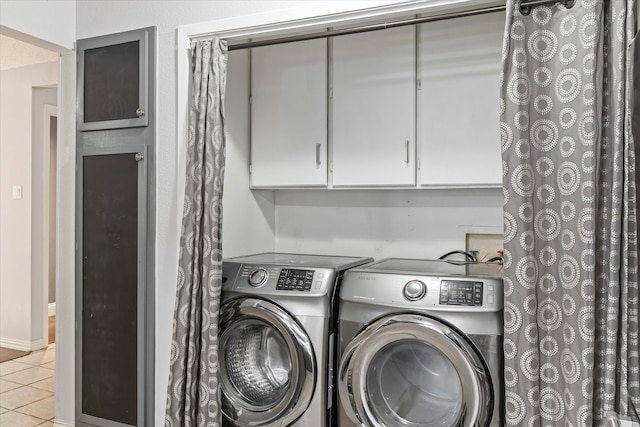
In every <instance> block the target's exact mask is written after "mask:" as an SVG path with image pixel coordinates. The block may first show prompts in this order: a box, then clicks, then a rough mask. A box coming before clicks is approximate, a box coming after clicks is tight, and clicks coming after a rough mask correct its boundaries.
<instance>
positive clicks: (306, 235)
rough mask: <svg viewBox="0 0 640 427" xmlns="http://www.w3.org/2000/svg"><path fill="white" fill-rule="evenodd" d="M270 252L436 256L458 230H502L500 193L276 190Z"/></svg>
mask: <svg viewBox="0 0 640 427" xmlns="http://www.w3.org/2000/svg"><path fill="white" fill-rule="evenodd" d="M275 201H276V250H277V251H279V252H299V253H314V254H336V255H354V256H370V257H373V258H375V259H380V258H386V257H401V258H431V259H434V258H438V257H439V256H441V255H443V254H445V253H447V252H449V251H452V250H464V249H465V233H476V232H481V233H495V234H501V233H502V190H500V189H452V190H337V191H335V190H334V191H327V190H311V191H277V192H276V199H275Z"/></svg>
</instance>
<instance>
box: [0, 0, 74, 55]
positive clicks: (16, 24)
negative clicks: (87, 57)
mask: <svg viewBox="0 0 640 427" xmlns="http://www.w3.org/2000/svg"><path fill="white" fill-rule="evenodd" d="M75 23H76V1H75V0H56V1H49V0H30V1H23V0H2V1H1V2H0V25H2V26H3V27H6V28H5V30H6V29H10V30H13V31H17V32H19V33H22V34H23V35H28V36H31V37H33V38H34V39H38V40H34V39H31V38H29V39H24V40H23V41H29V42H33V43H34V44H37V45H38V46H40V47H45V48H48V49H50V50H54V51H58V52H59V51H60V50H59V49H56V46H58V47H62V48H64V49H68V50H71V49H73V43H74V42H75V40H76V38H75ZM7 34H8V35H15V34H11V33H10V32H8V33H7ZM19 38H21V39H23V38H22V37H19Z"/></svg>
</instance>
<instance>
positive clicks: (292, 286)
mask: <svg viewBox="0 0 640 427" xmlns="http://www.w3.org/2000/svg"><path fill="white" fill-rule="evenodd" d="M312 283H313V270H294V269H292V268H283V269H282V270H280V276H278V284H277V285H276V290H281V291H310V290H311V284H312Z"/></svg>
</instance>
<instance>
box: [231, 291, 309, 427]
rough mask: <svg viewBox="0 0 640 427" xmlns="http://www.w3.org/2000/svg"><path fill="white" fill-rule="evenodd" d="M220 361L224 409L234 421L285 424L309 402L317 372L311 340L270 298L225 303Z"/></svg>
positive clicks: (256, 424)
mask: <svg viewBox="0 0 640 427" xmlns="http://www.w3.org/2000/svg"><path fill="white" fill-rule="evenodd" d="M219 361H220V388H221V391H222V412H223V414H224V416H225V417H226V418H227V419H229V420H231V421H233V424H234V425H237V426H243V427H248V426H251V427H270V426H276V425H277V426H281V427H284V426H287V425H289V424H291V423H292V422H293V421H295V420H296V419H297V418H298V417H299V416H300V415H302V413H304V411H305V410H306V409H307V407H308V406H309V404H310V402H311V398H312V397H313V390H314V387H315V383H316V375H317V373H316V361H315V355H314V353H313V347H312V345H311V340H310V339H309V337H308V335H307V334H306V332H305V331H304V329H303V328H302V327H301V326H300V325H299V324H298V323H297V322H296V321H295V319H294V318H293V317H292V316H290V315H289V314H288V313H287V312H285V311H284V310H283V309H282V308H280V307H278V306H277V305H275V304H273V303H271V302H269V301H265V300H262V299H259V298H240V299H237V300H233V301H230V302H227V303H226V304H224V305H223V307H222V310H221V314H220V341H219Z"/></svg>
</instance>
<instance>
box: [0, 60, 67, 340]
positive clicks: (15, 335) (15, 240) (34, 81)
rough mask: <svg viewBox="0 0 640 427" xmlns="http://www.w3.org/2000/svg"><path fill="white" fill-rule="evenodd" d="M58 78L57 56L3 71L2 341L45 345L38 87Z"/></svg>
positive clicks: (0, 172) (0, 201) (0, 166)
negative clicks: (38, 226) (35, 259)
mask: <svg viewBox="0 0 640 427" xmlns="http://www.w3.org/2000/svg"><path fill="white" fill-rule="evenodd" d="M57 82H58V66H57V63H55V62H54V63H48V64H40V65H34V66H29V67H22V68H16V69H11V70H6V71H2V72H1V73H0V92H1V93H2V97H0V123H1V124H2V126H0V344H1V345H3V346H5V347H13V348H23V349H35V348H39V347H41V346H42V345H44V344H43V342H42V336H41V333H40V335H39V336H36V335H34V331H35V330H37V329H38V328H34V327H33V326H34V325H37V324H36V323H34V322H40V324H41V323H42V314H43V313H41V312H40V311H41V310H42V307H40V306H41V305H42V304H43V300H42V298H43V294H42V292H40V291H38V292H34V291H33V290H32V271H31V257H32V251H33V244H32V243H33V242H32V239H36V240H37V239H38V237H39V236H37V235H34V234H33V232H32V215H37V214H38V212H37V211H34V206H33V203H32V198H33V197H34V193H33V181H32V173H33V168H32V167H33V165H32V163H31V159H32V155H33V152H34V150H33V147H32V104H33V103H32V88H33V87H35V86H51V85H56V84H57ZM40 108H42V107H40ZM41 139H42V138H40V140H41ZM15 185H19V186H22V199H20V200H16V199H13V198H12V187H13V186H15ZM35 208H36V209H37V208H38V206H35ZM41 208H42V206H40V209H41ZM34 306H38V307H39V310H35V311H34Z"/></svg>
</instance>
